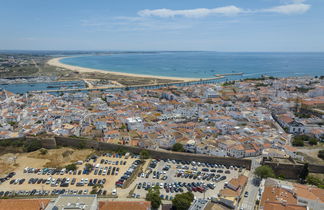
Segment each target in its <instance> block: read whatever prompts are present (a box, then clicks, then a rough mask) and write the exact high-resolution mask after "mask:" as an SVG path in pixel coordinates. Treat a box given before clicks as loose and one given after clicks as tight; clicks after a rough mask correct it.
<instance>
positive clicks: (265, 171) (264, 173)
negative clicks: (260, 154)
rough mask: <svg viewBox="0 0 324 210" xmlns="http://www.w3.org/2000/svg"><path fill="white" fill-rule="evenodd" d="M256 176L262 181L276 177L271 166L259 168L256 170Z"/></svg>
mask: <svg viewBox="0 0 324 210" xmlns="http://www.w3.org/2000/svg"><path fill="white" fill-rule="evenodd" d="M254 174H255V175H256V176H257V177H259V178H261V179H264V178H268V177H275V174H274V172H273V170H272V168H271V167H270V166H259V167H257V168H256V169H255V171H254Z"/></svg>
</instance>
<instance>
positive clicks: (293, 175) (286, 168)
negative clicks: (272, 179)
mask: <svg viewBox="0 0 324 210" xmlns="http://www.w3.org/2000/svg"><path fill="white" fill-rule="evenodd" d="M263 165H267V166H270V167H271V168H272V170H273V171H274V173H275V174H276V176H284V177H285V178H286V179H298V178H299V174H300V172H301V171H302V170H303V167H304V165H303V164H298V165H294V164H284V163H276V162H270V161H266V162H264V163H263Z"/></svg>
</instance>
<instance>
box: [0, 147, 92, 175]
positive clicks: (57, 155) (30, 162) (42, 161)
mask: <svg viewBox="0 0 324 210" xmlns="http://www.w3.org/2000/svg"><path fill="white" fill-rule="evenodd" d="M93 152H94V151H93V150H89V149H85V150H75V149H71V148H60V149H52V150H47V153H46V154H44V155H42V154H41V152H40V150H37V151H35V152H31V153H10V152H9V153H6V154H3V155H1V156H0V176H3V175H4V174H6V173H8V172H10V171H13V170H18V169H19V168H21V167H22V169H23V168H25V167H34V168H43V167H50V168H55V167H64V166H65V165H67V164H70V163H73V162H75V161H78V160H84V159H85V158H87V156H89V155H90V154H92V153H93Z"/></svg>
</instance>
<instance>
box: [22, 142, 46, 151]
mask: <svg viewBox="0 0 324 210" xmlns="http://www.w3.org/2000/svg"><path fill="white" fill-rule="evenodd" d="M40 148H42V143H41V142H40V141H38V140H36V139H32V140H30V141H26V142H25V144H24V149H25V151H26V152H33V151H36V150H38V149H40Z"/></svg>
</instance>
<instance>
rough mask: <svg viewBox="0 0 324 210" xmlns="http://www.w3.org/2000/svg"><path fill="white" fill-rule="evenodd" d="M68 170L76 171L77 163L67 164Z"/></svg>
mask: <svg viewBox="0 0 324 210" xmlns="http://www.w3.org/2000/svg"><path fill="white" fill-rule="evenodd" d="M65 168H66V170H68V171H75V170H77V169H78V167H77V165H76V164H75V163H72V164H69V165H66V166H65Z"/></svg>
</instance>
